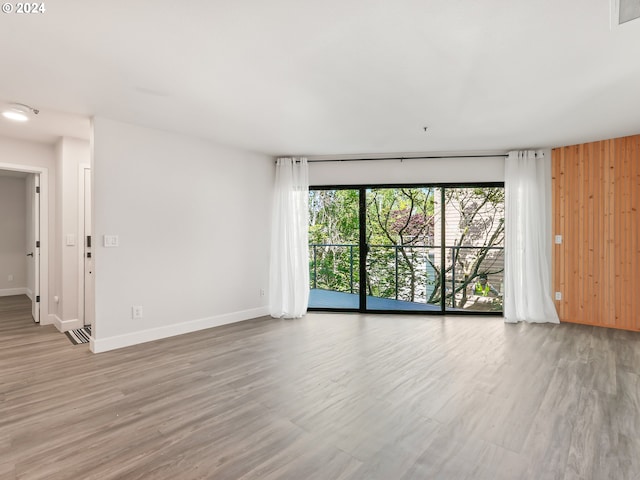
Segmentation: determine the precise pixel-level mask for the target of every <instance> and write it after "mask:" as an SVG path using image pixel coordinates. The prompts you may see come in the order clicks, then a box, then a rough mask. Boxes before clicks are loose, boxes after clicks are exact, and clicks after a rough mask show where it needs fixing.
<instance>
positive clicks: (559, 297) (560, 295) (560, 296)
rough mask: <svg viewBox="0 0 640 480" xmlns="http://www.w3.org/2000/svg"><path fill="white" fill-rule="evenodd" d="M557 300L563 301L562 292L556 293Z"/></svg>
mask: <svg viewBox="0 0 640 480" xmlns="http://www.w3.org/2000/svg"><path fill="white" fill-rule="evenodd" d="M556 300H558V301H559V300H562V292H556Z"/></svg>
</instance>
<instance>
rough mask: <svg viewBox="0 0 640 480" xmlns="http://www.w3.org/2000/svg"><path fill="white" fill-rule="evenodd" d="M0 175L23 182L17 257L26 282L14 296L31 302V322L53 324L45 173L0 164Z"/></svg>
mask: <svg viewBox="0 0 640 480" xmlns="http://www.w3.org/2000/svg"><path fill="white" fill-rule="evenodd" d="M0 171H2V172H5V174H7V175H10V176H14V177H16V176H17V177H20V178H22V179H23V181H24V182H25V208H24V217H25V218H24V225H25V239H26V240H25V242H24V244H23V248H22V249H21V253H20V255H21V256H22V258H23V259H25V260H24V261H25V263H26V266H25V270H26V277H27V278H26V280H25V282H24V283H25V284H24V285H23V286H21V288H20V292H19V293H17V294H25V295H27V296H28V297H29V299H30V302H31V314H32V317H33V320H34V322H37V323H40V324H42V325H47V324H51V323H53V321H52V319H50V318H49V284H48V281H47V279H48V275H49V274H48V272H49V264H48V262H49V260H48V259H49V242H48V240H49V235H48V232H49V228H48V222H49V203H48V190H49V189H48V186H49V183H48V182H49V175H48V170H47V169H46V168H44V167H32V166H25V165H19V164H11V163H2V162H0Z"/></svg>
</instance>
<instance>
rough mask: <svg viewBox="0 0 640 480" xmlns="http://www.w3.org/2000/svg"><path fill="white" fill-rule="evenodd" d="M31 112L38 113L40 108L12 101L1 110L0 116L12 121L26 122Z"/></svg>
mask: <svg viewBox="0 0 640 480" xmlns="http://www.w3.org/2000/svg"><path fill="white" fill-rule="evenodd" d="M31 113H33V114H34V115H37V114H38V113H40V110H37V109H35V108H33V107H30V106H29V105H24V104H22V103H12V104H10V105H9V107H8V108H6V109H4V110H3V111H2V116H3V117H4V118H8V119H9V120H13V121H14V122H26V121H27V120H29V114H31Z"/></svg>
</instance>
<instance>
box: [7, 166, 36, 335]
mask: <svg viewBox="0 0 640 480" xmlns="http://www.w3.org/2000/svg"><path fill="white" fill-rule="evenodd" d="M0 181H1V183H2V185H1V187H0V190H1V192H0V193H1V196H2V198H1V200H0V204H1V205H0V224H2V232H1V233H2V237H0V257H1V258H2V260H3V261H2V269H1V273H2V278H1V279H0V280H1V281H0V295H2V296H10V295H26V296H27V297H28V298H29V301H30V303H31V316H32V318H33V321H34V322H36V323H40V316H41V308H40V297H41V294H40V265H41V262H40V259H41V254H40V250H41V248H40V222H41V219H40V174H38V173H29V172H25V171H18V170H10V169H0Z"/></svg>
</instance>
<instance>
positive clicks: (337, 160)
mask: <svg viewBox="0 0 640 480" xmlns="http://www.w3.org/2000/svg"><path fill="white" fill-rule="evenodd" d="M508 156H509V155H506V154H498V155H488V154H483V155H433V156H420V157H378V158H335V159H327V160H308V162H309V163H325V162H370V161H373V160H400V161H403V160H430V159H439V158H496V157H504V158H506V157H508Z"/></svg>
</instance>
